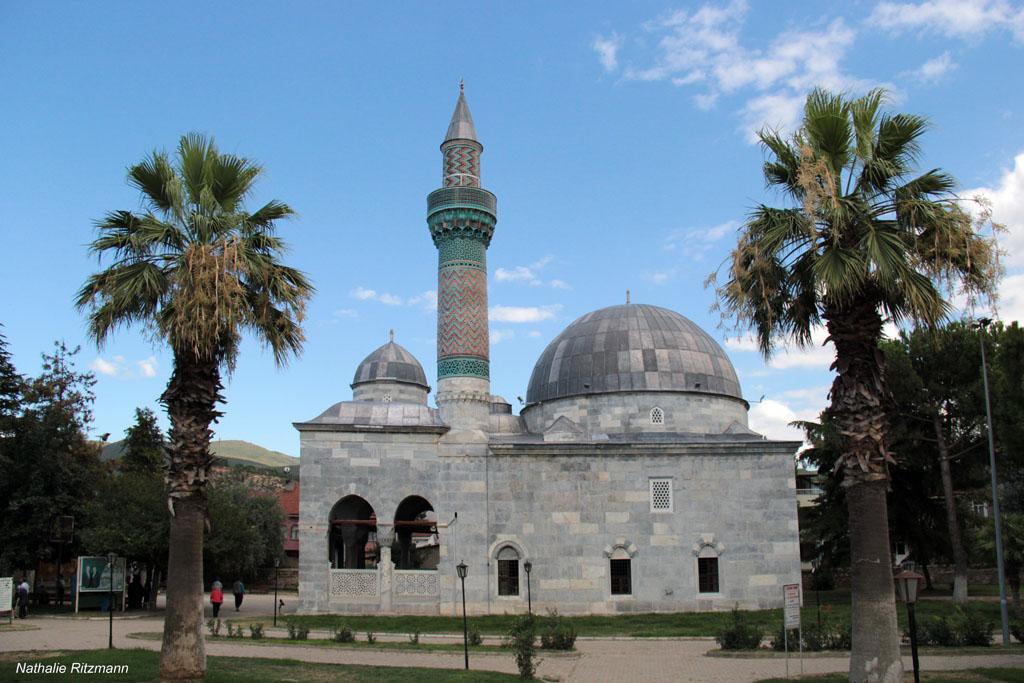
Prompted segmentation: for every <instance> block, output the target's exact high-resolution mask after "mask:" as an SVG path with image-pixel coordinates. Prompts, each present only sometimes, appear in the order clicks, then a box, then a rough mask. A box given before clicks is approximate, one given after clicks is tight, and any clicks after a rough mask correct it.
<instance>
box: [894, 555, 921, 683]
mask: <svg viewBox="0 0 1024 683" xmlns="http://www.w3.org/2000/svg"><path fill="white" fill-rule="evenodd" d="M923 579H924V577H923V576H922V575H920V574H918V573H917V572H915V571H911V570H909V569H905V570H903V571H901V572H900V573H899V574H897V575H896V588H897V590H898V591H899V594H900V600H902V601H903V602H905V603H906V604H907V627H908V629H909V631H910V657H911V659H913V661H914V683H921V668H920V665H919V664H918V661H917V621H916V620H915V619H914V603H915V602H917V587H918V585H919V584H920V583H921V581H922V580H923Z"/></svg>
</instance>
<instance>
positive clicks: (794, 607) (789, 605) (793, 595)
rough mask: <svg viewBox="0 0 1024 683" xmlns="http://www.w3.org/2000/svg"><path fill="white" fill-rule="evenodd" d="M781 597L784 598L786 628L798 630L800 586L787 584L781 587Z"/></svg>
mask: <svg viewBox="0 0 1024 683" xmlns="http://www.w3.org/2000/svg"><path fill="white" fill-rule="evenodd" d="M782 595H783V596H784V597H785V607H784V608H783V612H784V614H785V621H786V628H787V629H790V628H800V584H799V583H787V584H786V585H784V586H783V587H782Z"/></svg>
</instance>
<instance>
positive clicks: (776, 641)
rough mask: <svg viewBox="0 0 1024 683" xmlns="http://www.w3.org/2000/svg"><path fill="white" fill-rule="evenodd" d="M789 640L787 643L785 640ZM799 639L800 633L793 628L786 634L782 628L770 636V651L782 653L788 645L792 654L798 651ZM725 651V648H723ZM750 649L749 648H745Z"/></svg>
mask: <svg viewBox="0 0 1024 683" xmlns="http://www.w3.org/2000/svg"><path fill="white" fill-rule="evenodd" d="M787 638H788V639H789V640H788V641H787V640H786V639H787ZM799 638H800V632H799V631H798V630H796V629H795V628H791V629H789V632H788V634H787V632H786V629H784V628H783V627H782V626H779V628H778V629H777V630H776V631H775V635H774V636H772V643H771V644H772V649H773V650H776V651H778V652H783V651H785V649H786V645H787V644H788V645H789V651H790V652H794V651H796V650H799V649H800V644H799V642H798V639H799ZM723 649H725V648H723ZM746 649H750V648H746Z"/></svg>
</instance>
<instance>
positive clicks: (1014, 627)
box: [1010, 612, 1024, 643]
mask: <svg viewBox="0 0 1024 683" xmlns="http://www.w3.org/2000/svg"><path fill="white" fill-rule="evenodd" d="M1010 633H1011V634H1012V635H1013V637H1014V638H1016V639H1017V642H1018V643H1024V612H1017V613H1016V614H1014V615H1013V617H1012V618H1011V619H1010Z"/></svg>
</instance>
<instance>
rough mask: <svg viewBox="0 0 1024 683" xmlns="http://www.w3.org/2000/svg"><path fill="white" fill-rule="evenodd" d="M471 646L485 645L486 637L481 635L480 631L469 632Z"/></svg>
mask: <svg viewBox="0 0 1024 683" xmlns="http://www.w3.org/2000/svg"><path fill="white" fill-rule="evenodd" d="M469 644H470V645H483V644H484V637H483V636H482V635H481V634H480V631H470V632H469Z"/></svg>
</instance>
